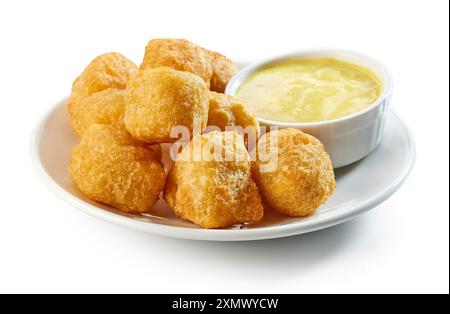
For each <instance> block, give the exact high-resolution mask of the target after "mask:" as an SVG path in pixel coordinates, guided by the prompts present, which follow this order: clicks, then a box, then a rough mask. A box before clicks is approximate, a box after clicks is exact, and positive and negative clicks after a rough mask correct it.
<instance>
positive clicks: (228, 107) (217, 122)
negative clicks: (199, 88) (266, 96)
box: [208, 92, 259, 132]
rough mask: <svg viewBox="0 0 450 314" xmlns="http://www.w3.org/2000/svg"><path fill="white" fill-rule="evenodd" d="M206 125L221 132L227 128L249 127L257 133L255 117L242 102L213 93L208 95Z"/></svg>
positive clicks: (235, 98) (257, 124)
mask: <svg viewBox="0 0 450 314" xmlns="http://www.w3.org/2000/svg"><path fill="white" fill-rule="evenodd" d="M208 125H214V126H217V127H219V128H220V129H221V130H222V131H225V127H227V126H241V127H242V128H244V129H245V128H246V127H249V126H251V127H254V128H255V130H256V132H259V123H258V121H257V120H256V116H255V114H254V113H253V112H252V111H251V110H250V108H249V107H248V106H247V104H246V103H245V102H244V101H243V100H241V99H239V98H237V97H233V96H227V95H224V94H219V93H215V92H211V93H210V98H209V112H208Z"/></svg>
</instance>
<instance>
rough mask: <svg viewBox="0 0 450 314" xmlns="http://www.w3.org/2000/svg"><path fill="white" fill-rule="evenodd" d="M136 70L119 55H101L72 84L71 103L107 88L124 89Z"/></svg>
mask: <svg viewBox="0 0 450 314" xmlns="http://www.w3.org/2000/svg"><path fill="white" fill-rule="evenodd" d="M137 70H138V68H137V66H136V65H135V64H134V63H133V62H132V61H130V60H128V59H127V58H126V57H124V56H123V55H121V54H120V53H117V52H109V53H105V54H102V55H100V56H98V57H97V58H95V59H94V60H92V62H91V63H90V64H89V65H88V66H87V67H86V68H85V69H84V71H83V73H81V74H80V76H78V77H77V79H76V80H75V81H74V82H73V85H72V95H71V101H72V102H75V101H78V100H80V99H83V98H85V97H88V96H91V95H93V94H95V93H98V92H100V91H102V90H105V89H108V88H116V89H125V87H126V84H127V81H128V80H129V78H130V77H131V76H133V75H134V74H136V72H137Z"/></svg>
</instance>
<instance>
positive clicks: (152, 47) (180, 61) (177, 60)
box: [141, 39, 213, 87]
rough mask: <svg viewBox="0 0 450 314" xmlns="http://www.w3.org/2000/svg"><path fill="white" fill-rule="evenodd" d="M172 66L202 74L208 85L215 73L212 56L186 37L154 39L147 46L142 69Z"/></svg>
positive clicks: (179, 69)
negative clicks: (211, 60)
mask: <svg viewBox="0 0 450 314" xmlns="http://www.w3.org/2000/svg"><path fill="white" fill-rule="evenodd" d="M158 67H170V68H172V69H175V70H178V71H184V72H190V73H193V74H195V75H198V76H200V77H201V78H202V79H203V80H204V81H205V82H206V83H207V85H208V87H209V81H210V80H211V76H212V73H213V70H212V66H211V62H210V56H209V54H208V53H207V52H206V50H204V49H203V48H202V47H200V46H198V45H196V44H194V43H192V42H190V41H189V40H186V39H153V40H150V41H149V42H148V44H147V47H146V48H145V55H144V60H143V61H142V64H141V70H142V69H148V68H158Z"/></svg>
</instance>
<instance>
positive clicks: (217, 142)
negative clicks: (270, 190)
mask: <svg viewBox="0 0 450 314" xmlns="http://www.w3.org/2000/svg"><path fill="white" fill-rule="evenodd" d="M197 141H198V143H200V145H198V147H200V148H201V154H200V156H201V157H202V160H198V159H196V157H198V153H197V152H196V143H197ZM213 147H214V149H215V152H216V153H217V152H218V155H219V156H220V157H222V160H211V159H208V158H207V157H208V155H209V154H210V153H211V150H212V148H213ZM197 150H198V149H197ZM226 156H228V157H226ZM209 157H211V156H209ZM225 157H226V158H227V159H224V158H225ZM179 159H180V160H177V161H176V162H175V165H174V167H173V168H172V170H171V171H170V173H169V175H168V178H167V184H166V187H165V189H164V198H165V199H166V201H167V202H168V204H169V205H170V206H171V207H172V208H173V209H174V210H175V213H176V214H177V215H178V216H179V217H181V218H183V219H186V220H189V221H192V222H194V223H195V224H197V225H200V226H202V227H203V228H225V227H229V226H231V225H234V224H239V223H251V222H256V221H259V220H261V219H262V217H263V206H262V204H261V198H260V196H259V194H258V188H257V187H256V184H255V182H254V181H253V179H252V178H251V162H250V157H249V155H248V152H247V150H246V149H245V146H244V142H243V140H242V137H240V136H239V135H238V134H237V133H236V132H217V131H215V132H211V133H208V134H204V135H197V136H195V137H194V138H193V139H192V140H191V142H190V143H189V145H187V146H185V147H184V148H183V150H182V152H181V154H180V156H179Z"/></svg>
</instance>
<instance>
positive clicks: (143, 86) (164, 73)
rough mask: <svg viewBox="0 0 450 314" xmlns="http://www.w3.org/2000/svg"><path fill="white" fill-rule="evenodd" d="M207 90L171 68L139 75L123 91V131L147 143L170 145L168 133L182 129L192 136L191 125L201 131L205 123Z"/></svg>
mask: <svg viewBox="0 0 450 314" xmlns="http://www.w3.org/2000/svg"><path fill="white" fill-rule="evenodd" d="M208 93H209V91H208V89H207V87H206V84H205V82H203V80H202V79H201V78H200V77H198V76H196V75H194V74H192V73H188V72H181V71H177V70H173V69H171V68H167V67H163V68H154V69H145V70H142V71H139V73H138V74H137V75H136V76H134V77H133V78H132V79H131V80H130V81H129V84H128V86H127V89H126V91H125V115H124V122H125V127H126V129H127V130H128V132H130V134H131V135H132V136H133V137H134V138H136V139H138V140H141V141H144V142H147V143H167V142H173V141H174V140H175V139H173V138H171V136H170V133H171V131H172V129H173V128H174V127H176V126H185V127H187V128H188V129H189V131H190V133H191V134H192V132H193V128H194V123H196V122H197V123H198V124H199V128H200V129H201V130H200V131H202V130H204V129H205V127H206V124H207V120H208Z"/></svg>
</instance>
